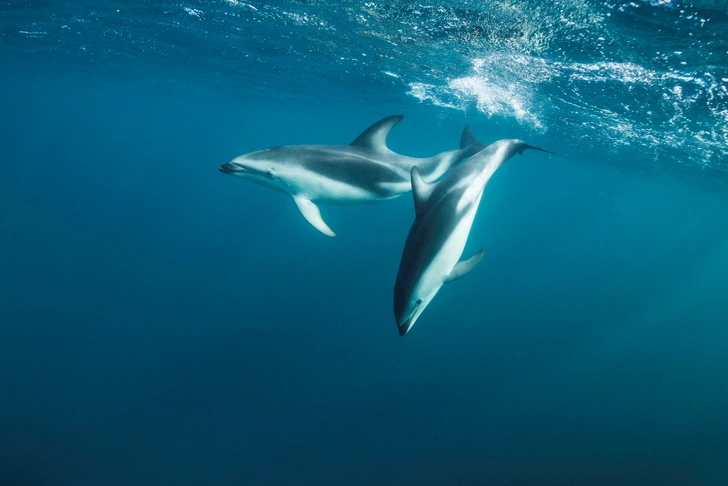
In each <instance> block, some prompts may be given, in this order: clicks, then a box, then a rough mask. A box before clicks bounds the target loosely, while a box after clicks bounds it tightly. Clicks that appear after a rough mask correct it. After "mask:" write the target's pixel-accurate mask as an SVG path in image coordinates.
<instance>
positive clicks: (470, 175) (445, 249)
mask: <svg viewBox="0 0 728 486" xmlns="http://www.w3.org/2000/svg"><path fill="white" fill-rule="evenodd" d="M474 140H475V139H474V138H473V137H472V135H471V134H470V130H469V128H466V129H465V131H464V132H463V137H462V143H461V147H462V146H463V145H466V146H472V145H473V141H474ZM526 149H534V150H541V151H543V152H548V153H552V152H549V151H548V150H544V149H542V148H538V147H534V146H532V145H528V144H526V143H525V142H523V141H521V140H514V139H513V140H499V141H497V142H494V143H492V144H490V145H488V146H487V147H485V148H484V149H482V150H481V151H480V152H478V153H477V154H475V155H474V156H472V157H471V158H470V159H469V160H466V161H465V162H463V163H462V164H460V165H459V166H457V167H456V168H455V169H453V171H452V172H450V173H449V174H448V175H447V176H445V177H444V178H443V179H442V180H441V181H439V182H438V183H436V184H428V183H427V182H425V181H424V180H423V179H422V177H421V176H420V172H419V169H418V168H417V167H413V168H412V174H411V175H412V194H413V196H414V200H415V215H416V216H415V221H414V223H413V224H412V227H411V228H410V232H409V235H408V236H407V242H406V243H405V246H404V250H403V252H402V259H401V261H400V264H399V272H398V273H397V281H396V283H395V285H394V318H395V320H396V322H397V327H398V328H399V335H400V336H404V335H405V334H407V331H409V330H410V329H411V328H412V326H413V325H414V323H415V321H417V318H418V317H420V314H422V311H424V310H425V308H426V307H427V305H428V304H429V303H430V302H431V301H432V299H433V297H435V294H437V292H438V291H439V290H440V287H442V285H443V284H445V283H448V282H452V281H453V280H457V279H459V278H460V277H462V276H464V275H466V274H467V273H468V272H470V271H471V270H472V269H473V268H474V267H475V266H476V265H477V264H478V263H479V262H480V260H481V259H482V258H483V250H480V251H479V252H477V253H476V254H475V255H473V256H472V257H470V258H468V259H467V260H463V261H459V260H460V257H461V256H462V254H463V250H464V249H465V243H466V242H467V240H468V236H469V234H470V228H471V227H472V225H473V219H474V218H475V213H476V212H477V211H478V205H479V204H480V199H481V197H482V196H483V189H485V185H486V184H487V183H488V180H489V179H490V178H491V176H492V175H493V173H494V172H495V171H496V169H498V167H500V166H501V165H502V164H503V163H504V162H505V161H507V160H508V159H510V158H511V157H513V156H514V155H515V154H521V153H523V151H524V150H526Z"/></svg>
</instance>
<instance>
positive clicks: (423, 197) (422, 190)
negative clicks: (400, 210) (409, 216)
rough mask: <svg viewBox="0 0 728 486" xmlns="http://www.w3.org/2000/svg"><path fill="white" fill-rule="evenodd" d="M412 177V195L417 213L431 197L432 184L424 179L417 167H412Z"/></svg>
mask: <svg viewBox="0 0 728 486" xmlns="http://www.w3.org/2000/svg"><path fill="white" fill-rule="evenodd" d="M410 179H411V181H412V195H413V196H414V199H415V214H417V213H418V212H420V210H421V208H422V206H424V205H425V203H426V202H427V199H429V197H430V194H432V185H430V184H428V183H427V182H425V181H424V179H422V176H421V175H420V171H419V170H417V167H412V170H411V171H410Z"/></svg>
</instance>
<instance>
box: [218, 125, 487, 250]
mask: <svg viewBox="0 0 728 486" xmlns="http://www.w3.org/2000/svg"><path fill="white" fill-rule="evenodd" d="M402 118H404V116H402V115H394V116H389V117H387V118H384V119H383V120H380V121H378V122H377V123H375V124H374V125H372V126H370V127H369V128H367V129H366V130H365V131H364V132H363V133H362V134H361V135H359V136H358V137H357V138H356V140H354V141H353V142H352V143H351V144H349V145H284V146H281V147H273V148H269V149H265V150H259V151H256V152H251V153H247V154H244V155H241V156H239V157H236V158H234V159H233V160H232V161H230V162H228V163H227V164H223V165H222V166H220V172H224V173H225V174H232V175H235V176H238V177H241V178H243V179H247V180H249V181H253V182H255V183H258V184H261V185H263V186H266V187H269V188H271V189H275V190H277V191H281V192H284V193H286V194H290V195H291V196H292V197H293V200H294V201H295V203H296V206H298V209H299V211H301V214H302V215H303V217H304V218H306V221H308V222H309V223H310V224H311V225H312V226H313V227H314V228H316V229H317V230H319V231H320V232H321V233H323V234H325V235H327V236H336V234H335V233H334V232H333V231H332V230H331V228H329V226H328V225H327V224H326V223H325V222H324V220H323V218H322V217H321V212H320V211H319V208H318V206H316V203H320V204H361V203H375V202H381V201H386V200H388V199H393V198H395V197H398V196H401V195H402V194H404V193H406V192H409V191H410V190H412V186H411V184H410V171H411V169H412V167H414V166H417V167H419V171H420V174H421V175H422V177H423V178H424V179H425V180H426V181H428V182H434V181H435V180H437V179H439V178H440V177H442V175H443V174H445V172H447V171H448V170H450V169H451V168H452V167H453V166H455V165H457V164H458V163H459V162H460V161H461V160H463V159H465V158H466V157H469V156H471V155H472V154H474V153H475V152H477V151H478V150H480V149H481V148H482V147H483V146H482V145H480V144H479V143H477V142H476V141H475V140H474V139H473V142H474V145H472V146H469V147H461V148H460V149H459V150H450V151H447V152H442V153H440V154H437V155H434V156H432V157H428V158H414V157H408V156H406V155H400V154H397V153H395V152H393V151H391V150H390V149H389V148H388V147H387V135H389V132H390V130H391V129H392V128H393V127H394V126H395V125H396V124H397V123H399V122H400V121H401V120H402ZM461 140H462V139H461Z"/></svg>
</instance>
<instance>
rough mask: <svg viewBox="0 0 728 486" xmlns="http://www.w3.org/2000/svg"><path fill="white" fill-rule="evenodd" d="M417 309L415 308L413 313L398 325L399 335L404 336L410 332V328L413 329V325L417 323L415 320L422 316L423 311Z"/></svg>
mask: <svg viewBox="0 0 728 486" xmlns="http://www.w3.org/2000/svg"><path fill="white" fill-rule="evenodd" d="M418 309H419V307H418V308H417V309H415V310H414V311H413V312H412V314H411V315H410V316H409V317H408V318H407V319H406V320H405V321H404V322H403V323H402V324H398V325H397V330H399V335H400V336H404V335H405V334H407V333H408V332H409V330H410V329H412V326H414V325H415V321H416V320H417V318H418V317H419V316H420V314H421V312H417V310H418Z"/></svg>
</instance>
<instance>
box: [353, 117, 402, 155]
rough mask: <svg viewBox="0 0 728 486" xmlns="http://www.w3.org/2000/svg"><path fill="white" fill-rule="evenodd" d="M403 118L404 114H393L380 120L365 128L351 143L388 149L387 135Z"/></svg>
mask: <svg viewBox="0 0 728 486" xmlns="http://www.w3.org/2000/svg"><path fill="white" fill-rule="evenodd" d="M402 118H404V115H392V116H388V117H387V118H384V119H382V120H379V121H378V122H377V123H375V124H374V125H372V126H370V127H369V128H367V129H366V130H364V131H363V132H362V133H361V135H359V136H358V137H356V140H354V141H353V142H351V144H350V145H353V146H355V147H361V148H367V149H373V150H386V149H387V135H389V132H390V131H391V130H392V128H394V126H395V125H396V124H397V123H399V122H401V121H402Z"/></svg>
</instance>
